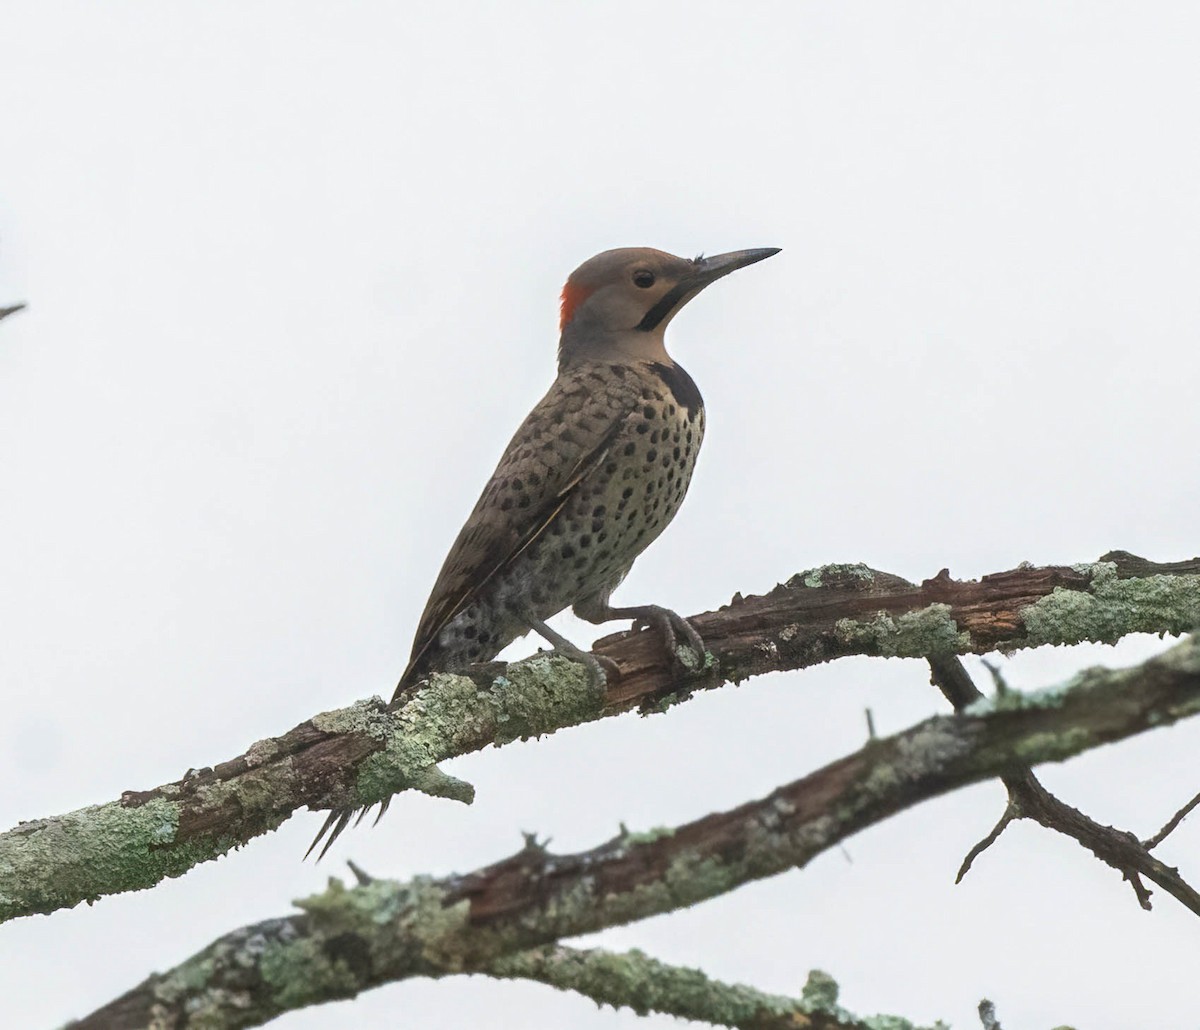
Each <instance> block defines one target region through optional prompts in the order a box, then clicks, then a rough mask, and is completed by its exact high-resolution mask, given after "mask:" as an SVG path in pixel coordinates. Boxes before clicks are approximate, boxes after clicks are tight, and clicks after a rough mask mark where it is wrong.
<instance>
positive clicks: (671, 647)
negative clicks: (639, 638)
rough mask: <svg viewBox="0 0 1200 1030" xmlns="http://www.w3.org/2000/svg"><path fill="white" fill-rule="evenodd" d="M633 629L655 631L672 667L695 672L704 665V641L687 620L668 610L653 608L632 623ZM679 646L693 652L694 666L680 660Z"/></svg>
mask: <svg viewBox="0 0 1200 1030" xmlns="http://www.w3.org/2000/svg"><path fill="white" fill-rule="evenodd" d="M634 627H635V628H641V627H644V628H646V629H652V630H655V631H657V633H658V635H659V637H660V638H661V639H662V643H663V650H664V651H666V653H667V656H668V657H669V658H670V660H671V664H672V665H675V666H676V667H678V668H680V669H682V670H684V671H686V672H695V671H696V669H698V668H700V667H702V666H703V665H704V654H705V648H704V640H703V639H702V638H701V636H700V634H699V633H697V632H696V628H695V627H694V626H693V625H692V624H691V623H690V622H688V620H687V619H685V618H684V617H683V616H682V615H679V614H678V613H676V612H673V611H671V609H670V608H657V607H656V608H654V609H653V610H652V611H650V612H649V613H647V614H646V615H645V616H643V617H642V618H640V619H638V620H637V621H636V622H635V623H634ZM681 644H683V645H686V646H687V647H689V648H691V650H692V651H694V652H695V654H696V664H694V665H693V664H691V663H688V662H686V661H684V660H683V659H681V658H680V656H679V647H680V645H681Z"/></svg>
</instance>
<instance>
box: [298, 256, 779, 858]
mask: <svg viewBox="0 0 1200 1030" xmlns="http://www.w3.org/2000/svg"><path fill="white" fill-rule="evenodd" d="M778 252H779V251H778V248H773V247H767V248H759V249H754V250H739V251H734V252H732V253H729V254H718V255H716V256H714V257H708V258H705V257H698V258H696V259H694V260H689V259H687V258H680V257H675V256H674V255H672V254H667V253H664V252H663V251H661V250H652V249H650V248H643V247H626V248H621V249H618V250H607V251H604V252H603V253H602V254H597V255H596V256H595V257H593V258H591V259H590V260H588V261H585V262H584V263H583V264H582V265H580V266H579V267H578V268H577V269H575V271H574V272H572V273H571V276H570V278H569V279H568V280H567V283H566V286H565V287H564V288H563V291H562V308H561V318H560V324H559V327H560V332H561V336H560V338H559V344H558V375H557V377H556V378H555V380H554V383H553V384H552V385H551V387H550V390H549V392H548V393H547V394H546V396H545V397H543V398H542V399H541V400H540V401H539V402H538V403H537V405H536V406H535V407H534V409H533V410H532V411H531V412H530V413H529V415H528V416H527V417H526V419H525V421H524V422H523V423H521V426H520V428H519V429H518V430H517V432H516V435H514V436H513V438H512V440H511V441H510V442H509V444H508V446H507V447H506V448H505V450H504V454H503V456H502V457H501V458H500V464H499V465H497V466H496V471H495V472H494V473H492V478H491V479H490V480H489V481H488V483H487V485H486V486H485V487H484V490H483V493H482V495H481V496H480V498H479V501H478V502H477V503H476V505H475V509H474V511H472V512H471V514H470V516H469V517H468V518H467V521H466V525H464V526H463V528H462V531H461V532H460V533H459V534H458V538H457V539H456V540H455V541H454V544H453V546H451V548H450V553H449V555H447V557H446V560H445V563H444V564H443V565H442V571H441V573H440V574H439V575H438V578H437V582H436V583H435V584H434V587H433V591H432V593H431V594H430V596H429V600H428V602H427V603H426V605H425V612H424V614H423V615H422V616H421V622H420V625H419V626H418V628H417V634H416V639H415V640H414V641H413V649H412V657H411V658H410V660H409V663H408V667H407V668H406V669H405V671H404V675H403V676H402V677H401V678H400V683H399V685H398V686H397V688H396V693H395V695H394V697H393V701H394V700H395V699H396V698H399V697H400V696H401V695H403V694H404V693H405V692H406V691H407V690H410V689H411V688H412V687H413V686H415V685H416V684H417V683H419V682H420V681H421V680H422V679H423V678H425V677H426V676H427V675H428V674H429V673H431V672H437V671H440V672H453V671H456V670H461V669H463V668H465V667H466V666H468V665H471V664H473V663H475V662H483V661H488V660H490V659H492V658H494V657H495V656H496V655H497V654H498V653H499V652H500V651H501V650H503V649H504V648H505V647H506V646H508V644H510V643H511V642H512V641H513V640H516V639H517V638H518V637H521V636H524V635H525V634H526V633H528V632H529V631H530V630H536V631H537V632H538V633H539V634H540V635H541V636H542V637H544V638H545V639H546V640H547V641H548V642H550V643H551V644H553V645H554V648H555V650H556V651H557V652H559V653H561V654H563V655H565V656H566V657H569V658H571V659H573V660H575V661H577V662H581V663H582V664H583V665H584V666H585V667H586V668H587V670H588V675H589V677H590V679H591V681H592V683H593V684H594V685H596V686H597V687H602V686H603V684H604V682H605V670H604V669H603V668H602V667H601V665H600V664H599V662H598V661H597V660H596V658H595V657H594V656H592V655H590V654H588V653H587V652H585V651H583V650H581V649H580V648H577V647H576V646H575V645H574V644H572V643H571V642H570V641H569V640H567V639H565V638H564V637H563V636H561V635H560V634H558V633H556V632H555V631H554V630H552V629H551V628H550V627H549V626H547V625H546V621H545V620H546V619H548V618H550V617H551V616H552V615H555V614H556V613H558V612H560V611H562V610H563V609H565V608H568V607H570V608H572V609H573V610H574V612H575V614H576V615H578V616H579V617H580V618H582V619H585V620H587V621H588V622H592V623H602V622H608V621H609V620H612V619H634V620H639V621H641V622H644V623H646V624H648V625H650V626H652V627H653V628H655V629H656V630H657V631H658V632H659V633H660V634H661V635H662V638H663V641H664V644H665V645H666V646H667V648H668V652H669V653H670V654H671V655H674V654H675V648H676V645H677V643H678V642H680V640H681V639H682V641H683V642H686V643H687V644H689V645H690V646H691V647H693V648H694V649H695V650H696V651H697V652H698V653H699V654H701V655H702V654H703V650H704V647H703V644H702V642H701V640H700V638H699V636H698V635H697V633H696V631H695V630H694V629H693V628H692V627H691V625H689V624H688V622H687V621H686V620H684V619H683V618H681V617H680V616H679V615H677V614H675V612H673V611H670V610H669V609H666V608H661V607H658V606H657V605H640V606H633V607H622V608H613V607H611V606H610V604H609V598H610V596H611V595H612V592H613V590H614V589H615V588H616V587H617V585H618V584H619V583H620V582H621V580H622V579H624V578H625V576H626V574H627V573H628V572H629V569H630V567H631V566H632V565H633V562H634V560H635V559H636V558H637V556H638V555H639V554H641V553H642V551H643V550H645V548H646V547H647V546H649V544H650V543H651V542H652V541H653V540H654V539H655V538H656V537H657V536H658V535H659V534H660V533H661V532H662V531H663V529H665V528H666V525H667V523H668V522H670V521H671V519H672V518H673V517H674V516H675V513H676V511H678V510H679V506H680V504H681V503H682V501H683V497H684V494H685V493H687V488H688V483H689V482H690V481H691V477H692V468H693V466H694V465H695V461H696V455H697V453H698V452H699V450H700V443H701V441H702V439H703V437H704V402H703V400H702V399H701V397H700V391H699V390H698V389H697V387H696V384H695V383H694V382H693V381H692V378H691V376H689V375H688V374H687V372H685V371H684V370H683V368H682V367H681V366H679V365H677V364H676V363H675V362H674V361H673V360H672V358H671V357H670V355H669V354H668V353H667V350H666V347H665V346H664V343H663V336H664V333H665V331H666V328H667V325H668V324H669V323H670V321H671V319H672V318H674V316H675V315H676V314H677V313H678V312H679V310H680V309H681V308H682V307H683V306H684V305H685V304H686V303H687V302H688V301H689V300H691V299H692V298H693V297H695V296H696V294H698V293H699V292H700V291H701V290H703V289H704V288H705V287H706V286H708V285H709V284H710V283H712V282H715V281H716V280H717V279H720V278H721V277H722V276H725V275H728V274H729V273H730V272H733V271H735V270H737V269H739V268H743V267H745V266H746V265H751V264H754V263H755V262H756V261H762V260H763V259H764V258H768V257H771V256H772V255H773V254H777V253H778ZM384 807H386V805H385V806H384ZM380 814H382V812H381V813H380ZM351 815H352V813H351V812H339V811H334V812H331V813H330V815H329V818H328V820H327V821H326V823H325V825H324V826H323V827H322V829H321V832H320V833H319V834H318V835H317V840H315V841H314V842H313V846H314V847H315V846H316V844H317V843H318V842H319V841H320V840H321V838H322V837H323V836H325V834H326V833H327V832H328V833H329V840H328V841H327V842H326V845H325V849H323V850H322V852H321V853H322V855H323V854H324V853H325V850H328V848H329V845H330V844H332V843H333V841H334V839H336V837H337V836H338V834H339V833H341V831H342V830H343V829H344V828H345V826H346V823H347V822H348V820H349V818H350V816H351ZM309 850H310V851H311V848H310V849H309Z"/></svg>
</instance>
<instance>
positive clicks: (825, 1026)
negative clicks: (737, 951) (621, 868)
mask: <svg viewBox="0 0 1200 1030" xmlns="http://www.w3.org/2000/svg"><path fill="white" fill-rule="evenodd" d="M483 972H484V973H486V974H487V975H488V976H494V977H498V978H503V979H518V980H537V981H538V982H539V983H544V984H549V985H550V986H551V987H557V988H558V989H559V990H564V991H574V992H576V993H578V994H582V995H584V996H585V997H588V998H591V999H592V1000H593V1001H595V1002H596V1003H597V1004H599V1005H611V1006H612V1007H613V1008H622V1007H625V1008H631V1009H633V1011H634V1012H636V1013H637V1014H638V1015H639V1016H644V1015H646V1014H648V1013H650V1012H661V1013H664V1014H666V1015H671V1016H678V1017H679V1018H680V1019H692V1020H695V1021H697V1022H700V1023H710V1024H712V1025H713V1026H730V1027H738V1028H740V1030H949V1028H948V1027H946V1026H945V1024H943V1023H941V1022H940V1021H939V1022H938V1023H936V1024H934V1025H933V1026H932V1027H924V1028H923V1027H918V1026H916V1025H914V1024H913V1023H911V1022H909V1020H907V1019H903V1018H901V1017H900V1016H891V1015H889V1016H870V1017H867V1018H860V1017H858V1016H854V1015H852V1014H851V1013H849V1012H847V1011H846V1010H845V1009H843V1008H841V1007H840V1006H839V1005H838V1003H837V999H838V985H837V982H836V981H835V980H834V979H833V977H831V976H830V975H829V974H828V973H823V972H821V971H820V970H815V969H814V970H813V971H812V972H811V973H809V975H808V981H807V982H806V983H805V985H804V990H803V992H802V993H801V995H800V997H799V998H788V997H784V996H781V995H778V994H765V993H764V992H762V991H759V990H755V989H754V988H753V987H746V986H744V985H742V984H727V983H722V982H721V981H720V980H713V979H711V978H710V977H708V976H706V975H705V974H704V973H702V972H701V971H700V970H698V969H687V968H683V967H681V966H671V965H668V964H666V963H665V962H659V961H658V960H656V959H653V958H650V956H648V955H644V954H642V952H640V951H636V950H634V951H627V952H624V953H623V954H617V953H614V952H611V951H604V950H602V949H589V950H583V949H580V948H569V947H566V946H565V945H562V944H556V945H546V946H545V947H543V948H532V949H530V950H529V951H521V952H517V953H516V954H514V955H507V956H505V957H503V958H499V959H496V961H494V962H493V963H491V965H489V966H488V967H487V968H486V969H484V970H483Z"/></svg>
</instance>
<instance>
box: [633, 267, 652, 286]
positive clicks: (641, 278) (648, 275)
mask: <svg viewBox="0 0 1200 1030" xmlns="http://www.w3.org/2000/svg"><path fill="white" fill-rule="evenodd" d="M633 285H634V286H637V287H638V288H640V289H643V290H648V289H650V287H651V286H653V285H654V273H653V272H651V271H649V270H648V269H645V268H639V269H638V270H637V271H636V272H634V273H633Z"/></svg>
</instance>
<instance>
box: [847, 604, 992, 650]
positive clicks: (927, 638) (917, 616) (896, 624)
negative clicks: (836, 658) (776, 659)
mask: <svg viewBox="0 0 1200 1030" xmlns="http://www.w3.org/2000/svg"><path fill="white" fill-rule="evenodd" d="M950 611H951V609H950V606H949V605H948V604H931V605H929V606H927V607H925V608H921V609H918V610H917V611H913V612H904V613H903V614H901V615H897V616H893V615H891V614H889V613H888V612H882V611H881V612H878V613H876V614H875V616H874V617H873V618H871V619H870V620H869V621H863V620H861V619H839V620H838V621H837V623H836V624H835V626H834V634H835V635H836V636H837V639H838V640H839V641H841V643H842V644H844V645H845V646H846V647H848V648H853V649H855V650H861V651H862V653H864V654H872V655H880V656H882V657H884V658H926V657H928V656H930V655H939V654H956V653H958V652H959V651H965V650H967V649H969V647H970V643H971V638H970V635H969V634H968V633H965V632H960V631H959V628H958V624H957V623H956V622H955V621H954V619H952V618H951V617H950Z"/></svg>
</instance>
